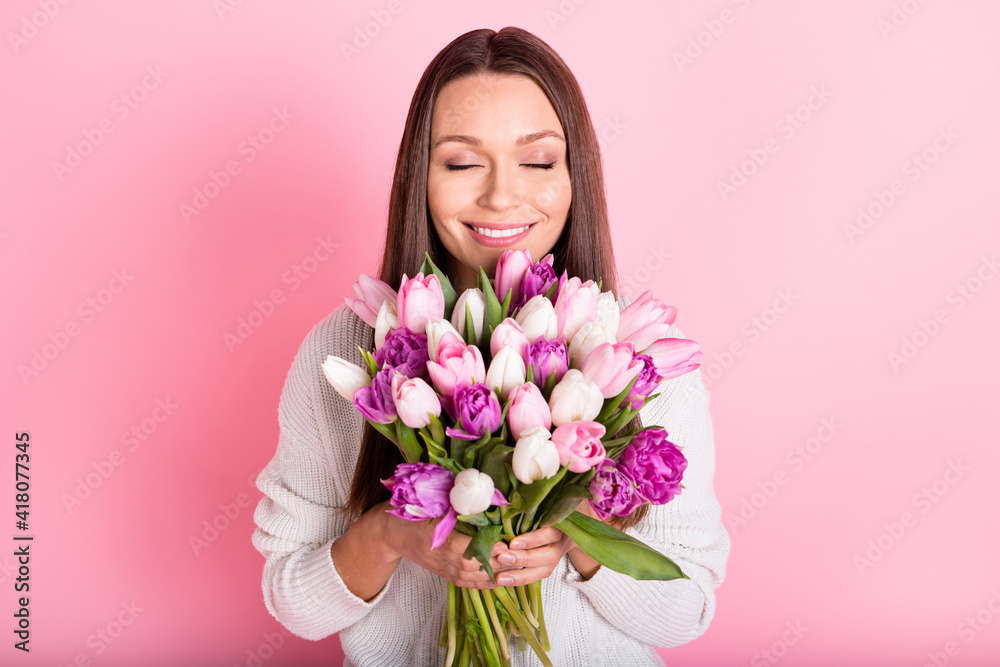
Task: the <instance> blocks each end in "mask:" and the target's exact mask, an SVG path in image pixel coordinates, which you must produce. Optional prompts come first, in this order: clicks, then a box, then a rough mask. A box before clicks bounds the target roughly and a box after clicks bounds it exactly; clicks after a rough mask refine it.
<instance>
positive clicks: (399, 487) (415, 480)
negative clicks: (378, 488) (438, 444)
mask: <svg viewBox="0 0 1000 667" xmlns="http://www.w3.org/2000/svg"><path fill="white" fill-rule="evenodd" d="M382 483H383V484H384V485H385V487H386V488H387V489H389V490H390V491H392V498H391V499H390V500H389V504H390V505H392V509H388V510H386V512H388V513H389V514H391V515H393V516H395V517H398V518H400V519H406V520H407V521H425V520H427V519H435V518H437V517H443V518H442V519H441V521H439V522H438V525H437V527H436V528H435V529H434V537H433V540H432V542H431V546H432V547H433V548H435V549H437V548H438V547H439V546H441V545H442V544H444V541H445V539H447V537H448V534H449V533H450V532H451V529H452V528H454V526H455V521H456V518H457V516H456V513H455V510H454V509H452V507H451V489H452V487H453V486H454V485H455V475H454V473H452V472H451V471H450V470H448V469H447V468H445V467H442V466H439V465H436V464H434V463H400V464H399V465H398V466H396V472H395V473H393V475H392V477H390V478H389V479H383V480H382Z"/></svg>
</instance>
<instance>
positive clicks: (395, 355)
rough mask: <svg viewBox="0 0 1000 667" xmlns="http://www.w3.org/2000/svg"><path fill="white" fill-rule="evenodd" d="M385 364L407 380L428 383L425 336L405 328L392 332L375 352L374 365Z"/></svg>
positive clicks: (380, 366)
mask: <svg viewBox="0 0 1000 667" xmlns="http://www.w3.org/2000/svg"><path fill="white" fill-rule="evenodd" d="M386 363H388V364H389V365H390V366H392V367H393V368H395V369H396V370H397V371H399V372H400V373H402V374H403V375H405V376H406V377H408V378H420V379H421V380H424V381H430V374H429V373H428V372H427V334H424V333H413V332H412V331H410V330H409V329H407V328H406V327H399V328H396V329H393V330H392V333H390V334H389V335H388V336H386V337H385V343H383V344H382V347H380V348H379V349H378V351H376V352H375V365H376V366H378V367H379V368H382V367H383V366H384V365H385V364H386Z"/></svg>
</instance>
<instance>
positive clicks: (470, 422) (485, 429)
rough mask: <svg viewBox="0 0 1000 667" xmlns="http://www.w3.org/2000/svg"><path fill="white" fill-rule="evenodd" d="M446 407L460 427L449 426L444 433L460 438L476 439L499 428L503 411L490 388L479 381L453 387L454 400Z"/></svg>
mask: <svg viewBox="0 0 1000 667" xmlns="http://www.w3.org/2000/svg"><path fill="white" fill-rule="evenodd" d="M446 407H450V408H451V410H452V411H453V414H452V418H453V419H454V420H455V422H456V424H458V425H459V426H461V428H460V429H458V428H452V427H451V426H449V427H448V428H447V429H446V431H445V432H446V433H447V434H448V435H450V436H452V437H455V438H461V439H462V440H478V439H479V438H481V437H482V436H484V435H486V434H487V433H492V432H493V431H495V430H497V429H498V428H500V423H501V416H502V414H503V411H502V410H501V409H500V401H498V400H497V395H496V394H495V393H494V392H493V390H492V389H490V388H489V387H487V386H486V385H485V384H483V383H481V382H477V383H475V384H471V385H468V384H460V385H458V386H457V387H455V396H454V402H453V403H452V404H451V405H450V406H448V405H446Z"/></svg>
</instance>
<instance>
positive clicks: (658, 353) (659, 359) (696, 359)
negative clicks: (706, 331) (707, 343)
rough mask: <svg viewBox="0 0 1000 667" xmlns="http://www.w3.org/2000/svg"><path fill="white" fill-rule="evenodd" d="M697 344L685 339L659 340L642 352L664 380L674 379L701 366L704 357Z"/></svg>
mask: <svg viewBox="0 0 1000 667" xmlns="http://www.w3.org/2000/svg"><path fill="white" fill-rule="evenodd" d="M698 347H699V346H698V343H696V342H694V341H693V340H688V339H687V338H660V339H659V340H657V341H655V342H654V343H653V344H652V345H650V346H649V347H647V348H646V349H645V350H644V352H643V353H644V354H648V355H649V356H650V357H651V358H652V359H653V365H654V366H656V372H657V374H658V375H661V376H662V377H663V379H664V380H669V379H670V378H675V377H678V376H681V375H684V374H685V373H687V372H689V371H693V370H694V369H696V368H698V366H700V365H701V360H702V357H703V356H704V355H703V354H702V353H701V352H700V351H699V350H698Z"/></svg>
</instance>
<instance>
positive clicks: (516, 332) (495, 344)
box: [490, 317, 528, 359]
mask: <svg viewBox="0 0 1000 667" xmlns="http://www.w3.org/2000/svg"><path fill="white" fill-rule="evenodd" d="M508 345H509V346H510V347H513V348H514V349H515V350H517V353H518V354H520V355H521V358H522V359H525V358H526V355H527V350H528V336H527V335H526V334H525V333H524V329H522V328H521V325H520V324H518V323H517V320H515V319H514V318H513V317H508V318H505V319H504V320H503V321H502V322H501V323H500V324H498V325H497V327H496V329H494V330H493V336H492V338H490V354H492V355H493V356H494V357H495V356H497V354H499V353H500V350H502V349H503V348H505V347H507V346H508Z"/></svg>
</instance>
